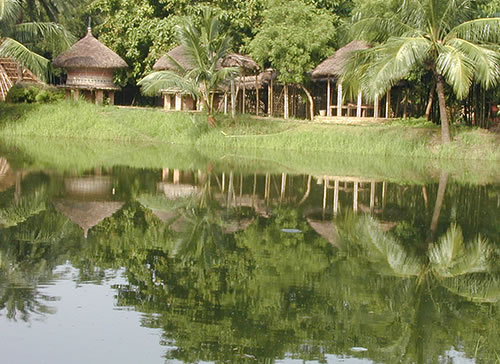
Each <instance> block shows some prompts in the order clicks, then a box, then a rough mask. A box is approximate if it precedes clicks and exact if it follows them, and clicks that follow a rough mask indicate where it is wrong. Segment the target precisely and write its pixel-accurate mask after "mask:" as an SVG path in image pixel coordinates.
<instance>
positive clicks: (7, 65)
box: [0, 57, 45, 101]
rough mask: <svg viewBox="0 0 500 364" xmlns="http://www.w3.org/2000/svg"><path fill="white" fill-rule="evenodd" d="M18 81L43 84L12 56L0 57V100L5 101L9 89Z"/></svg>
mask: <svg viewBox="0 0 500 364" xmlns="http://www.w3.org/2000/svg"><path fill="white" fill-rule="evenodd" d="M19 82H25V83H32V84H34V85H45V83H44V82H42V81H41V80H40V79H39V78H38V77H37V76H36V75H35V74H34V73H33V72H31V71H30V70H29V69H27V68H25V67H23V66H22V65H20V64H19V63H18V62H16V61H15V60H13V59H12V58H8V57H2V58H0V100H2V101H5V99H6V97H7V93H8V92H9V90H10V89H11V88H12V86H14V85H15V84H16V83H19Z"/></svg>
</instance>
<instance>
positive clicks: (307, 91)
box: [299, 85, 314, 120]
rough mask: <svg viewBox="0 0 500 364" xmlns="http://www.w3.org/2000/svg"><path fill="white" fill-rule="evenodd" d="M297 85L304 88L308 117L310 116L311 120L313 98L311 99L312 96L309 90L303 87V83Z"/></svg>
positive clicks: (312, 115)
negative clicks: (307, 102) (307, 104)
mask: <svg viewBox="0 0 500 364" xmlns="http://www.w3.org/2000/svg"><path fill="white" fill-rule="evenodd" d="M299 86H300V87H301V88H302V90H304V92H305V94H306V96H307V100H308V101H309V113H310V118H311V120H313V119H314V100H313V97H312V95H311V93H310V92H309V90H308V89H306V88H305V87H304V85H299Z"/></svg>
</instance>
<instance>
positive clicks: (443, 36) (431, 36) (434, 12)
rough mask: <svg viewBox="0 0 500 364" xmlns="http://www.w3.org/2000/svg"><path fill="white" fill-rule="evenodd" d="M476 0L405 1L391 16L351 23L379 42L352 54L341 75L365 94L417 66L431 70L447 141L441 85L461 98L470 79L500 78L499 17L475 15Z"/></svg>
mask: <svg viewBox="0 0 500 364" xmlns="http://www.w3.org/2000/svg"><path fill="white" fill-rule="evenodd" d="M474 3H475V1H474V0H405V1H402V3H401V6H400V7H399V9H398V11H396V12H395V13H394V15H393V16H392V17H389V18H382V17H378V16H376V17H368V18H364V19H361V20H359V21H357V22H355V23H354V24H353V26H352V34H355V35H356V37H357V38H360V39H364V40H367V41H370V42H382V43H380V44H379V45H376V46H374V47H373V48H371V49H368V50H365V51H361V52H359V53H358V54H357V55H356V56H354V57H353V58H352V59H351V62H350V64H349V66H348V67H347V70H346V74H345V76H344V78H345V80H346V81H347V83H349V82H351V84H352V87H353V88H361V89H362V90H363V91H364V92H365V93H366V94H367V95H368V96H369V97H375V96H377V95H378V96H380V95H383V94H384V93H385V92H386V91H387V90H388V89H389V87H391V86H392V85H394V84H395V83H396V82H398V81H399V80H401V79H402V78H404V77H406V76H407V75H408V74H409V73H410V72H411V71H412V70H414V69H415V68H417V67H425V68H426V69H427V70H429V71H431V72H432V73H433V75H434V80H435V83H436V91H437V95H438V101H439V112H440V119H441V131H442V134H441V135H442V142H443V143H447V142H449V141H450V132H449V126H448V117H447V114H446V96H445V86H446V84H448V85H449V86H450V87H451V89H452V90H453V92H454V93H455V94H456V96H457V97H458V98H460V99H463V98H465V97H466V96H467V94H468V93H469V89H470V87H471V85H472V83H473V82H475V83H478V84H480V85H481V86H482V87H483V88H485V89H487V88H491V87H494V86H496V85H497V84H498V82H499V79H500V52H499V49H500V47H499V46H498V41H499V40H500V18H481V19H474V11H473V8H474Z"/></svg>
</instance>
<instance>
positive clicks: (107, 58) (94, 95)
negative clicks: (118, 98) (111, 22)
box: [52, 27, 128, 104]
mask: <svg viewBox="0 0 500 364" xmlns="http://www.w3.org/2000/svg"><path fill="white" fill-rule="evenodd" d="M52 65H53V66H54V67H59V68H64V69H65V70H66V71H67V79H66V84H65V85H62V86H60V87H61V88H64V89H66V97H70V96H71V93H73V97H74V98H75V99H78V98H79V97H80V94H83V96H84V97H85V98H87V99H88V100H92V101H95V103H96V104H102V103H103V102H104V97H105V96H106V95H107V97H108V99H109V103H110V104H114V100H115V97H114V93H115V91H117V90H120V87H119V86H117V85H115V84H114V83H113V71H114V70H115V69H118V68H127V67H128V65H127V63H126V62H125V61H124V60H123V59H122V58H121V57H120V56H119V55H117V54H116V53H115V52H113V51H112V50H111V49H109V48H108V47H106V46H105V45H104V44H102V43H101V42H99V41H98V40H97V39H96V38H94V36H93V35H92V31H91V28H90V27H89V28H88V32H87V35H86V36H85V37H84V38H82V39H81V40H79V41H78V42H77V43H75V44H74V45H73V46H72V47H71V48H70V49H68V50H67V51H65V52H63V53H61V54H60V55H59V56H58V57H57V58H56V59H55V60H54V62H53V63H52Z"/></svg>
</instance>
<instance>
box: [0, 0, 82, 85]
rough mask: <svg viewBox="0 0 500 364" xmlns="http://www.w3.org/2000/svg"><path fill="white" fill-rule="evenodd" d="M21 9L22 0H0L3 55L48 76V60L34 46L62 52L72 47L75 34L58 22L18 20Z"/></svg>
mask: <svg viewBox="0 0 500 364" xmlns="http://www.w3.org/2000/svg"><path fill="white" fill-rule="evenodd" d="M22 12H23V7H22V2H21V1H20V0H0V57H10V58H13V59H14V60H16V61H17V62H19V63H20V64H22V65H23V66H25V67H27V68H29V69H30V70H31V71H32V72H33V73H35V74H36V75H37V76H39V77H40V78H42V79H46V78H47V75H48V69H49V68H48V67H49V60H48V59H46V58H45V57H43V56H41V55H39V54H37V53H36V52H35V51H34V49H35V47H37V48H40V47H43V48H45V49H49V50H52V51H53V52H60V51H62V50H64V49H66V48H69V47H70V46H71V44H72V43H73V42H74V41H75V38H74V37H73V36H72V35H71V34H70V33H69V32H68V31H67V30H66V29H64V27H62V26H61V25H59V24H56V23H52V22H25V23H18V19H20V17H21V15H22Z"/></svg>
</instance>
